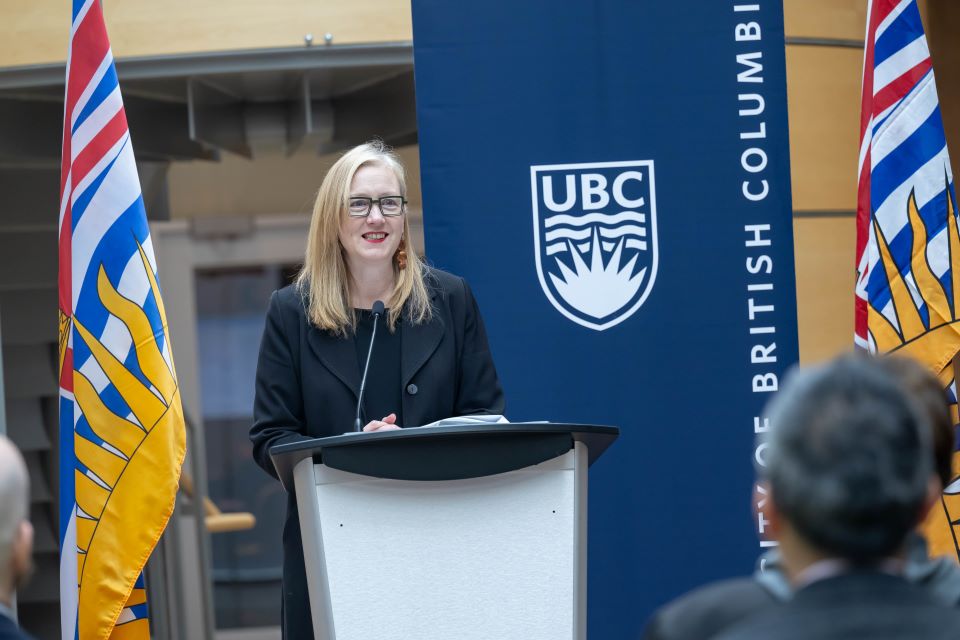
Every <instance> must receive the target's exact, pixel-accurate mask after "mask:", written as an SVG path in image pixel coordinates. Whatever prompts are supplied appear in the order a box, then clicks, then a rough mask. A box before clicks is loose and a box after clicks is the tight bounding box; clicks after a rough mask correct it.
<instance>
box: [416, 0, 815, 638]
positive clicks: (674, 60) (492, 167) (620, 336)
mask: <svg viewBox="0 0 960 640" xmlns="http://www.w3.org/2000/svg"><path fill="white" fill-rule="evenodd" d="M413 18H414V45H415V60H416V83H417V87H416V88H417V103H418V115H419V127H420V134H419V135H420V160H421V172H422V185H423V203H424V223H425V233H426V248H427V256H428V258H429V259H430V261H432V262H433V263H434V264H435V265H437V266H439V267H441V268H444V269H448V270H450V271H453V272H455V273H458V274H461V275H463V276H465V277H466V278H467V279H468V280H469V281H470V283H471V284H472V286H473V288H474V291H475V293H476V295H477V298H478V300H479V302H480V305H481V309H482V311H483V314H484V317H485V319H486V323H487V328H488V331H489V334H490V341H491V345H492V348H493V351H494V357H495V359H496V363H497V367H498V369H499V372H500V376H501V379H502V381H503V384H504V388H505V391H506V394H507V413H508V417H509V418H511V419H512V420H535V419H550V420H556V421H565V422H585V423H595V424H612V425H617V426H620V427H621V429H622V432H623V435H622V436H621V438H620V440H619V441H618V442H617V443H616V444H615V445H614V446H613V447H612V448H611V450H610V451H608V453H607V454H605V456H604V457H603V458H602V459H601V460H600V461H599V462H598V463H597V464H596V465H595V467H594V468H593V469H592V470H591V476H590V483H591V485H590V487H591V489H590V531H589V535H590V556H589V567H590V579H589V631H590V636H591V637H593V638H601V639H607V638H611V639H612V638H629V637H635V635H634V634H637V633H639V631H640V628H641V627H642V625H643V623H644V620H645V618H646V617H647V615H648V614H649V613H650V612H651V611H652V610H653V608H654V607H655V606H657V605H659V604H661V603H662V602H664V601H666V600H667V599H669V598H672V597H674V596H676V595H678V594H680V593H681V592H683V591H686V590H688V589H690V588H691V587H693V586H695V585H698V584H701V583H703V582H705V581H707V580H710V579H713V578H719V577H723V576H729V575H736V574H746V573H749V572H750V571H751V570H752V568H753V563H754V561H755V559H756V557H757V555H758V553H759V551H760V550H761V544H760V543H759V542H758V538H759V539H762V537H763V536H762V533H763V532H762V529H763V524H764V523H763V516H762V508H763V504H762V503H761V504H760V505H759V506H760V508H761V515H760V516H759V517H757V516H755V515H754V514H753V513H752V510H751V499H752V498H751V492H752V488H753V485H752V482H753V467H752V465H753V462H754V459H755V458H756V459H759V460H760V461H761V462H762V459H763V455H762V454H763V452H762V450H761V451H755V450H754V445H753V443H754V437H755V433H756V432H757V431H758V430H762V429H763V424H762V422H761V421H760V419H759V416H760V412H761V409H762V407H763V405H764V404H765V403H766V401H767V400H768V399H769V397H770V395H771V393H772V392H773V391H774V390H776V388H777V386H778V384H779V382H780V380H781V378H782V375H783V373H784V371H785V370H786V369H787V368H788V367H789V366H790V365H792V364H794V363H795V362H796V361H797V326H796V298H795V285H794V268H793V233H792V221H791V201H790V181H789V179H790V174H789V153H788V144H787V112H786V80H785V63H784V38H783V15H782V6H781V3H780V2H779V1H773V0H762V1H759V2H749V3H748V2H743V1H741V2H733V1H724V0H700V1H697V2H658V1H654V0H642V1H641V0H590V1H587V0H567V1H565V2H560V3H558V2H556V0H527V1H525V2H514V1H509V2H508V1H506V0H488V1H487V2H480V3H474V2H470V3H461V2H449V0H414V2H413Z"/></svg>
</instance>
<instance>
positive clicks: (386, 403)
mask: <svg viewBox="0 0 960 640" xmlns="http://www.w3.org/2000/svg"><path fill="white" fill-rule="evenodd" d="M354 311H355V312H356V314H357V327H356V334H355V335H354V344H355V345H356V347H357V366H359V367H360V375H361V376H362V375H363V366H364V364H366V362H367V352H368V350H369V348H370V336H371V335H372V334H373V312H372V311H371V310H370V309H355V310H354ZM386 311H389V309H387V310H386ZM386 311H385V312H384V314H383V315H381V316H380V318H379V319H378V320H377V340H376V342H375V343H374V345H373V353H372V354H371V355H370V371H369V372H368V373H367V387H366V389H364V391H363V406H362V407H361V408H360V426H361V428H363V425H365V424H367V423H368V422H370V421H371V420H381V419H383V418H384V417H386V416H387V415H389V414H391V413H395V414H397V424H398V425H403V390H402V389H401V386H402V384H403V383H402V382H401V381H400V327H401V326H402V325H403V322H402V321H400V322H397V327H396V330H395V331H394V332H393V333H390V330H389V329H388V328H387V318H386Z"/></svg>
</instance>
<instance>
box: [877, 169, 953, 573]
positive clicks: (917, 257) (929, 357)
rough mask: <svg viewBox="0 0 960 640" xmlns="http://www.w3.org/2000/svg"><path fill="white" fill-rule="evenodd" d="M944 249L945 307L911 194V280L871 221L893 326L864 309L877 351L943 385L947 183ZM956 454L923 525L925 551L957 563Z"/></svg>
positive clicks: (948, 354) (947, 353)
mask: <svg viewBox="0 0 960 640" xmlns="http://www.w3.org/2000/svg"><path fill="white" fill-rule="evenodd" d="M946 198H947V228H946V232H947V248H948V250H949V256H950V264H951V269H950V282H949V284H948V286H950V287H951V288H952V291H953V296H952V298H953V303H952V304H951V303H950V301H949V298H948V296H947V293H946V291H945V290H944V286H943V284H942V283H941V281H940V280H939V279H938V278H937V277H936V275H934V273H933V271H932V269H931V267H930V264H929V262H928V261H927V242H928V240H929V238H928V234H927V228H926V226H925V225H924V222H923V220H922V219H921V217H920V212H919V210H918V208H917V200H916V195H915V193H914V192H911V193H910V197H909V198H908V200H907V215H908V219H909V223H910V229H911V231H912V233H913V246H912V247H911V256H912V257H911V262H910V273H911V274H912V282H911V281H909V280H908V279H907V277H905V276H904V275H903V274H902V273H901V271H900V269H899V268H898V266H897V264H896V261H895V260H894V259H893V256H892V255H891V252H890V246H889V244H888V243H887V240H886V238H884V236H883V233H882V232H881V230H880V226H879V225H878V224H877V223H876V221H874V227H873V230H874V234H875V235H876V238H877V247H878V248H879V251H880V263H879V265H878V266H880V265H882V268H883V269H884V272H885V273H886V276H887V282H888V283H889V285H890V296H891V302H892V304H893V311H894V314H895V316H896V319H897V323H898V325H899V326H895V325H894V324H893V323H892V322H890V320H889V319H888V318H887V317H886V316H884V315H883V314H882V313H880V311H879V310H878V309H876V308H874V307H873V306H872V305H870V306H869V307H868V322H869V328H870V334H871V336H872V337H873V339H874V341H875V342H876V346H877V352H878V353H896V354H897V355H903V356H908V357H911V358H914V359H915V360H917V361H919V362H921V363H922V364H924V365H926V366H927V367H928V368H929V369H930V370H931V371H933V372H934V373H935V374H937V375H938V376H939V378H940V381H941V382H942V383H943V385H944V387H947V386H949V385H950V384H952V383H953V382H954V369H953V359H954V357H955V356H956V355H957V353H958V352H960V231H958V228H957V218H956V212H955V204H954V201H953V195H952V193H951V189H950V184H949V182H947V189H946ZM917 298H920V299H922V300H923V302H924V304H925V305H926V308H927V313H928V317H929V320H928V323H927V324H928V325H929V326H927V325H925V324H924V321H923V318H922V317H921V315H920V311H919V309H918V305H917V304H916V303H915V299H917ZM950 413H951V417H952V419H953V423H954V424H957V422H958V421H960V420H958V414H957V405H956V404H954V405H952V406H951V408H950ZM958 476H960V455H958V453H957V452H955V453H954V456H953V481H952V482H951V483H950V485H949V486H948V487H946V490H945V491H944V494H943V499H942V500H941V501H940V505H939V507H934V508H933V509H932V510H931V511H930V514H929V516H928V517H927V519H926V521H925V522H924V524H923V530H924V533H925V535H926V537H927V540H928V543H929V546H930V553H931V555H933V556H943V555H949V556H952V557H955V558H957V559H960V545H958V544H957V540H958V538H960V478H958Z"/></svg>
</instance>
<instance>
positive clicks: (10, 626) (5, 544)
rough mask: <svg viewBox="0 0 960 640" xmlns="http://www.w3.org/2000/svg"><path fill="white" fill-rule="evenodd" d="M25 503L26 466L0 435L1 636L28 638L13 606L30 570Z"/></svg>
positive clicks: (2, 638)
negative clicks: (18, 589)
mask: <svg viewBox="0 0 960 640" xmlns="http://www.w3.org/2000/svg"><path fill="white" fill-rule="evenodd" d="M28 504H29V486H28V476H27V467H26V465H25V464H24V463H23V458H22V457H21V456H20V453H19V452H18V451H17V448H16V447H14V446H13V443H11V442H10V441H9V440H8V439H7V438H5V437H4V436H0V640H30V636H28V635H27V634H26V633H24V632H23V631H22V630H21V629H20V627H18V626H17V623H16V621H15V620H14V615H13V608H12V607H13V594H14V593H15V592H16V590H17V587H18V586H20V585H21V584H22V583H23V581H24V580H26V578H27V576H28V575H29V574H30V572H31V561H30V556H31V552H32V551H33V527H32V526H31V525H30V521H29V520H28V519H27V507H28Z"/></svg>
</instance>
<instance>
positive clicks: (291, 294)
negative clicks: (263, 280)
mask: <svg viewBox="0 0 960 640" xmlns="http://www.w3.org/2000/svg"><path fill="white" fill-rule="evenodd" d="M273 305H276V306H277V307H278V308H279V309H280V310H281V311H283V312H284V313H289V312H290V311H295V312H298V313H299V314H300V315H303V314H304V306H305V301H304V298H303V294H302V293H301V292H300V289H299V288H298V287H297V286H296V285H294V284H288V285H287V286H285V287H283V288H282V289H277V290H276V291H274V292H273V295H272V296H271V306H273Z"/></svg>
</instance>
